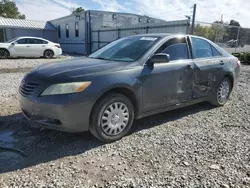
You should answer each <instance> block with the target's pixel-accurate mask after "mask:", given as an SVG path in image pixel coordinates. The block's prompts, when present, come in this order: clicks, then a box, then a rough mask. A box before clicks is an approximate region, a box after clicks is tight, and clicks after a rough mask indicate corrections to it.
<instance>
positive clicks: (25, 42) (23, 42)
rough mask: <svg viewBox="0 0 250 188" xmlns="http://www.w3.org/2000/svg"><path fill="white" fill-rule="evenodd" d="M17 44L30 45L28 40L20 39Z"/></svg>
mask: <svg viewBox="0 0 250 188" xmlns="http://www.w3.org/2000/svg"><path fill="white" fill-rule="evenodd" d="M16 43H17V44H28V39H25V38H24V39H20V40H17V41H16Z"/></svg>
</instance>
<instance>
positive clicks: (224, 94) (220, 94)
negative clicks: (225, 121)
mask: <svg viewBox="0 0 250 188" xmlns="http://www.w3.org/2000/svg"><path fill="white" fill-rule="evenodd" d="M231 91H232V83H231V81H230V79H229V78H228V77H224V78H223V79H222V81H221V82H220V84H219V86H218V88H217V89H216V92H214V94H213V96H212V100H211V101H210V103H211V104H213V105H214V106H218V107H219V106H223V105H224V104H226V102H227V101H228V98H229V96H230V94H231Z"/></svg>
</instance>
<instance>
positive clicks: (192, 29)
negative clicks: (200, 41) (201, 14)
mask: <svg viewBox="0 0 250 188" xmlns="http://www.w3.org/2000/svg"><path fill="white" fill-rule="evenodd" d="M195 16H196V4H194V7H193V17H192V26H191V34H192V35H193V34H194V25H195Z"/></svg>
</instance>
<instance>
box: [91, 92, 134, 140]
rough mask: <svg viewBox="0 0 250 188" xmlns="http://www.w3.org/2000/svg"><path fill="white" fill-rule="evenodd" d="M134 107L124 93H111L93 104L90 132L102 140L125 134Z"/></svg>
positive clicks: (114, 138) (115, 138)
mask: <svg viewBox="0 0 250 188" xmlns="http://www.w3.org/2000/svg"><path fill="white" fill-rule="evenodd" d="M133 120H134V107H133V105H132V103H131V101H130V100H129V99H128V98H127V97H126V96H124V95H121V94H118V93H112V94H109V95H108V96H106V97H104V98H103V99H102V100H101V101H99V102H98V103H97V105H95V107H94V109H93V112H92V114H91V121H90V132H91V133H92V134H93V135H94V136H95V137H96V138H97V139H99V140H101V141H103V142H113V141H116V140H119V139H121V138H122V137H123V136H125V135H126V134H127V133H128V132H129V130H130V128H131V127H132V124H133Z"/></svg>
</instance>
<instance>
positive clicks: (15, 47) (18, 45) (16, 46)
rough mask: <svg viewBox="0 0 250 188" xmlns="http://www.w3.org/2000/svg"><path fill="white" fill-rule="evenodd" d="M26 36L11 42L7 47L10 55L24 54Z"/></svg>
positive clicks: (26, 41) (25, 51)
mask: <svg viewBox="0 0 250 188" xmlns="http://www.w3.org/2000/svg"><path fill="white" fill-rule="evenodd" d="M28 42H29V41H28V38H22V39H19V40H17V41H15V42H13V43H12V44H11V46H10V48H9V51H10V54H11V55H12V56H26V55H27V53H28V49H27V48H28V47H27V45H28Z"/></svg>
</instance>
